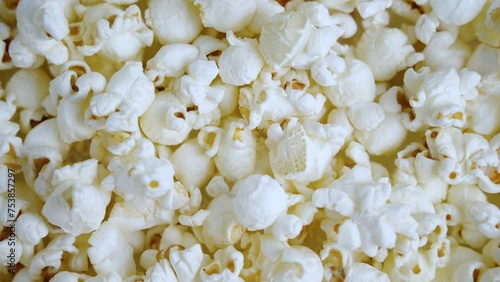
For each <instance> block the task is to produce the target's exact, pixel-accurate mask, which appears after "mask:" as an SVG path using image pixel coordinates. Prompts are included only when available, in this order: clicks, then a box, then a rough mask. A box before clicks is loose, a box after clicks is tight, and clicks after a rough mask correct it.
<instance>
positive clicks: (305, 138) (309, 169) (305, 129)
mask: <svg viewBox="0 0 500 282" xmlns="http://www.w3.org/2000/svg"><path fill="white" fill-rule="evenodd" d="M267 134H268V138H267V140H266V146H267V147H268V148H269V160H270V163H271V167H272V170H273V173H274V175H275V176H276V177H280V178H283V179H287V180H291V181H294V182H297V183H309V182H312V181H316V180H319V179H320V178H321V177H322V176H323V173H324V171H325V168H326V166H327V165H328V164H329V163H330V162H331V159H332V158H333V157H334V156H335V155H336V154H337V152H338V151H339V150H340V147H341V146H342V145H343V143H344V140H345V138H346V136H347V130H346V129H345V128H344V127H343V126H340V125H335V124H325V125H323V124H320V123H317V122H312V121H308V120H305V121H304V122H303V124H301V123H300V122H298V120H297V119H296V118H292V119H290V121H289V122H288V124H287V125H286V127H285V128H284V129H282V128H281V127H280V125H279V124H277V123H275V124H273V125H271V127H269V130H268V133H267Z"/></svg>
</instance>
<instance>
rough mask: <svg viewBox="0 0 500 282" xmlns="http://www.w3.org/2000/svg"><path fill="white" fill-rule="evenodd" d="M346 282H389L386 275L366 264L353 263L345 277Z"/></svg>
mask: <svg viewBox="0 0 500 282" xmlns="http://www.w3.org/2000/svg"><path fill="white" fill-rule="evenodd" d="M345 281H346V282H355V281H384V282H389V281H391V280H390V279H389V277H388V276H387V274H385V273H384V272H382V271H380V270H378V269H376V268H375V267H373V266H371V265H369V264H366V263H353V264H352V266H351V267H350V268H349V271H348V272H347V275H346V277H345Z"/></svg>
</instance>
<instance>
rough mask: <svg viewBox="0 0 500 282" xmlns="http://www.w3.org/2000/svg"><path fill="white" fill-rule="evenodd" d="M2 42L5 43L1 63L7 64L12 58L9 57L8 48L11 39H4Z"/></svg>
mask: <svg viewBox="0 0 500 282" xmlns="http://www.w3.org/2000/svg"><path fill="white" fill-rule="evenodd" d="M4 42H5V51H4V52H3V56H2V62H3V63H9V62H11V61H12V58H11V57H10V55H9V47H10V43H11V42H12V38H7V39H5V41H4Z"/></svg>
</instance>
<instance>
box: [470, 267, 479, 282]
mask: <svg viewBox="0 0 500 282" xmlns="http://www.w3.org/2000/svg"><path fill="white" fill-rule="evenodd" d="M479 272H480V270H479V269H474V271H473V272H472V279H473V280H474V281H478V280H479Z"/></svg>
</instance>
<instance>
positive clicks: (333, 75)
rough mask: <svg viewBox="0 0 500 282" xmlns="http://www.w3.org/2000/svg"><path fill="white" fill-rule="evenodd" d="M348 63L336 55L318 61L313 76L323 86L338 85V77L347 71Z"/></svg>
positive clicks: (312, 71) (312, 72)
mask: <svg viewBox="0 0 500 282" xmlns="http://www.w3.org/2000/svg"><path fill="white" fill-rule="evenodd" d="M345 68H346V62H345V60H344V59H342V58H341V57H339V56H337V55H336V54H330V55H328V56H326V57H325V58H324V59H321V60H318V61H317V62H316V63H314V65H313V66H312V69H311V76H312V78H313V79H314V81H316V82H317V83H318V84H319V85H321V86H332V85H335V84H337V78H338V76H339V75H340V74H341V73H343V72H344V71H345Z"/></svg>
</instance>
